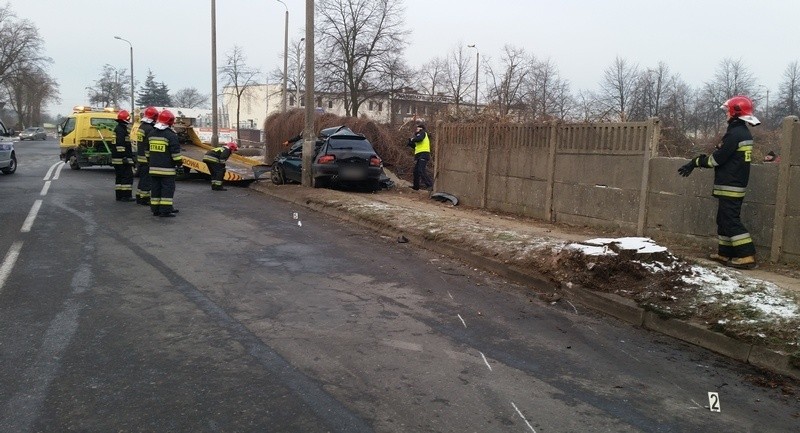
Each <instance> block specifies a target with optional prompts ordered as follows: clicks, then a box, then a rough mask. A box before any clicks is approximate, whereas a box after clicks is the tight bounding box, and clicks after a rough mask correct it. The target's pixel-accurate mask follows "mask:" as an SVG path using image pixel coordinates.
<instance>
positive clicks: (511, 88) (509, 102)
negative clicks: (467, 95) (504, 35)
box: [486, 45, 531, 118]
mask: <svg viewBox="0 0 800 433" xmlns="http://www.w3.org/2000/svg"><path fill="white" fill-rule="evenodd" d="M528 60H529V59H528V56H527V55H526V54H525V50H524V49H523V48H516V47H513V46H510V45H506V46H504V47H503V55H502V57H501V60H500V65H499V67H497V69H495V68H494V67H492V66H491V64H490V62H489V60H487V67H486V73H487V75H488V77H489V81H488V85H489V96H490V97H491V98H492V99H493V100H494V101H495V102H496V104H497V113H498V115H499V116H500V117H502V118H504V117H507V116H508V114H509V112H510V108H511V107H512V106H514V105H522V104H523V97H524V96H525V95H524V84H525V80H526V77H527V76H528V74H529V73H530V72H531V70H530V67H529V66H530V65H529V61H528Z"/></svg>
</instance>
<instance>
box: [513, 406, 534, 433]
mask: <svg viewBox="0 0 800 433" xmlns="http://www.w3.org/2000/svg"><path fill="white" fill-rule="evenodd" d="M511 406H514V410H515V411H517V413H518V414H519V416H520V417H522V420H523V421H525V424H527V425H528V428H530V429H531V431H532V432H533V433H536V429H534V428H533V426H532V425H531V423H529V422H528V420H527V419H525V415H523V414H522V412H520V410H519V409H517V405H516V404H514V402H513V401H512V402H511Z"/></svg>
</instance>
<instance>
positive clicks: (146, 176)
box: [136, 162, 153, 200]
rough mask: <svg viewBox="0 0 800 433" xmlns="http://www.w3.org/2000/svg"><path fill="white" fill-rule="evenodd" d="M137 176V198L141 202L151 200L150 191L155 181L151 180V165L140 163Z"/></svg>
mask: <svg viewBox="0 0 800 433" xmlns="http://www.w3.org/2000/svg"><path fill="white" fill-rule="evenodd" d="M136 174H137V175H138V176H139V184H138V185H137V187H136V198H138V199H140V200H150V189H151V188H152V184H153V179H151V178H150V164H147V163H141V162H140V163H139V168H138V169H137V170H136Z"/></svg>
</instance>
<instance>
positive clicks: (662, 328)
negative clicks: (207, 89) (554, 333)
mask: <svg viewBox="0 0 800 433" xmlns="http://www.w3.org/2000/svg"><path fill="white" fill-rule="evenodd" d="M255 185H256V186H253V185H251V189H254V190H256V191H258V192H261V193H263V194H266V195H270V196H272V197H275V198H278V199H281V200H284V201H289V202H292V203H295V204H298V205H301V206H304V207H307V208H310V209H313V210H315V211H318V212H321V213H323V214H325V215H329V216H333V217H336V218H339V219H343V220H345V221H349V222H352V223H354V224H358V225H360V226H362V227H365V228H368V229H370V230H373V231H376V232H378V233H382V234H384V235H387V236H396V235H398V234H402V235H403V236H405V237H406V238H407V239H408V240H409V242H412V243H414V244H416V245H419V246H422V247H423V248H425V249H428V250H431V251H433V252H436V253H438V254H442V255H446V256H450V257H454V258H458V259H460V260H463V261H465V262H466V263H468V264H470V265H472V266H475V267H477V268H480V269H483V270H487V271H490V272H492V273H495V274H497V275H500V276H502V277H504V278H506V279H509V280H511V281H514V282H517V283H521V284H524V285H528V286H531V285H533V286H535V287H536V288H537V289H539V290H542V291H544V292H547V293H552V292H554V291H555V288H556V285H555V283H553V282H552V281H551V280H550V279H549V278H547V277H546V276H544V275H540V274H538V273H535V272H532V271H530V270H525V269H519V268H517V267H514V266H509V265H508V264H506V263H503V262H501V261H498V260H494V259H491V258H488V257H485V256H482V255H479V254H475V253H474V252H472V251H470V250H467V249H465V248H461V247H457V246H454V245H451V244H447V243H444V242H437V241H436V240H435V239H430V238H427V237H425V236H423V235H419V234H415V233H410V232H409V231H408V230H404V229H401V228H398V227H394V226H392V224H391V223H390V222H386V221H383V222H381V223H378V222H376V221H371V220H367V219H364V218H361V217H359V216H354V215H353V214H350V213H347V212H346V211H342V210H340V209H335V208H331V207H327V206H325V205H323V204H319V203H315V202H314V201H312V200H309V199H307V198H306V197H302V196H301V197H287V196H285V195H281V194H279V193H278V192H277V191H273V190H270V189H269V188H263V187H262V188H259V187H258V186H257V184H255ZM560 289H561V290H560V292H561V293H562V294H564V295H566V297H567V298H568V299H571V300H573V301H576V302H578V303H579V304H581V305H583V306H585V307H587V308H591V309H593V310H595V311H598V312H600V313H603V314H607V315H609V316H612V317H615V318H618V319H620V320H623V321H625V322H628V323H631V324H633V325H636V326H641V327H643V328H645V329H648V330H650V331H654V332H658V333H661V334H664V335H668V336H670V337H673V338H676V339H678V340H682V341H685V342H687V343H691V344H693V345H696V346H699V347H702V348H705V349H708V350H711V351H713V352H716V353H719V354H721V355H724V356H727V357H729V358H732V359H735V360H738V361H742V362H746V363H749V364H751V365H753V366H755V367H758V368H761V369H764V370H768V371H772V372H775V373H779V374H783V375H786V376H789V377H792V378H794V379H798V380H800V360H797V359H794V357H792V356H791V355H787V354H783V353H779V352H776V351H773V350H770V349H767V348H764V347H761V346H756V345H752V344H750V343H745V342H741V341H738V340H735V339H733V338H731V337H728V336H726V335H724V334H721V333H718V332H715V331H711V330H709V329H707V328H705V327H703V326H702V325H700V324H696V323H692V322H689V321H684V320H680V319H674V318H667V319H665V318H662V317H660V316H659V315H658V314H656V313H653V312H651V311H646V310H644V309H643V308H641V307H639V306H638V305H637V304H636V303H635V302H634V301H632V300H630V299H626V298H623V297H621V296H618V295H615V294H611V293H602V292H595V291H592V290H589V289H586V288H583V287H580V286H579V285H576V284H562V285H561V287H560Z"/></svg>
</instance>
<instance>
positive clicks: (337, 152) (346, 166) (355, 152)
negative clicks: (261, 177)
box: [272, 126, 383, 189]
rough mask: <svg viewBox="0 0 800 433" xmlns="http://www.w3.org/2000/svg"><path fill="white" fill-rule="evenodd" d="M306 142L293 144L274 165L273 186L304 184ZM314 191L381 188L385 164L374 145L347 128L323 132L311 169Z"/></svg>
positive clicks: (315, 149) (329, 129)
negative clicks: (334, 187)
mask: <svg viewBox="0 0 800 433" xmlns="http://www.w3.org/2000/svg"><path fill="white" fill-rule="evenodd" d="M302 151H303V140H302V139H300V140H298V141H296V142H295V143H293V144H292V145H291V147H290V148H289V150H288V151H286V152H283V153H281V154H279V155H278V156H277V157H276V158H275V161H274V162H273V164H272V182H273V183H275V184H278V185H280V184H282V183H286V182H301V172H302V165H303V164H302ZM311 173H312V179H313V186H314V188H320V187H326V186H328V185H329V184H331V183H332V182H336V183H340V184H350V185H359V186H365V187H369V188H373V189H379V188H380V182H381V175H382V174H383V161H382V160H381V158H380V157H379V156H378V154H377V152H375V149H374V148H373V147H372V144H371V143H370V142H369V140H367V138H366V137H364V136H363V135H361V134H357V133H355V132H353V131H352V130H351V129H350V128H348V127H346V126H337V127H333V128H326V129H323V130H322V131H320V133H319V137H318V138H317V142H316V143H315V146H314V159H313V162H312V167H311Z"/></svg>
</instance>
